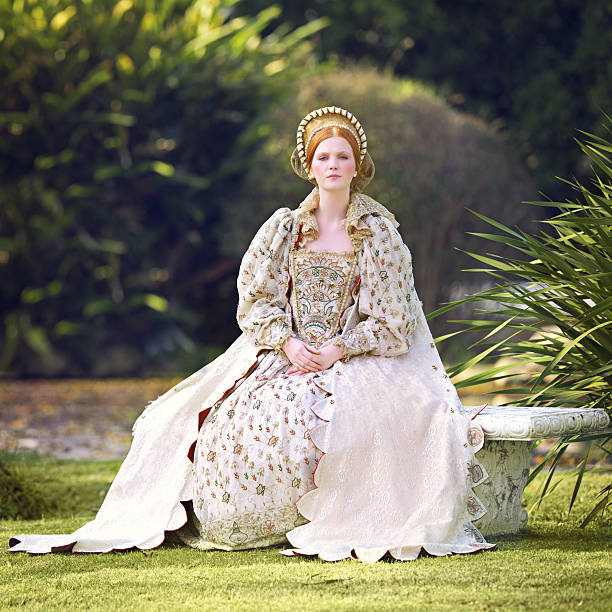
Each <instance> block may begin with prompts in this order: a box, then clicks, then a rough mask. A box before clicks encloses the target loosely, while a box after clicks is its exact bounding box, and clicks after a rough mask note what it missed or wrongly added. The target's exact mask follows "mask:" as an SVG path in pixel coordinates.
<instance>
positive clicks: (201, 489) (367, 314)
mask: <svg viewBox="0 0 612 612" xmlns="http://www.w3.org/2000/svg"><path fill="white" fill-rule="evenodd" d="M316 205H317V200H316V192H313V194H311V195H310V196H309V198H307V199H306V200H305V201H304V202H303V203H302V205H301V206H300V208H298V209H297V210H295V211H290V210H289V209H280V210H278V211H277V212H276V213H275V214H274V215H273V216H272V217H271V218H270V219H269V220H268V221H267V222H266V223H265V224H264V225H263V226H262V228H261V229H260V231H259V232H258V234H257V235H256V237H255V238H254V240H253V242H252V243H251V246H250V247H249V250H248V251H247V253H246V254H245V256H244V258H243V262H242V266H241V271H240V275H239V278H238V292H239V296H240V302H239V307H238V322H239V325H240V326H241V328H242V330H243V332H244V333H243V334H242V335H241V336H240V338H238V340H237V341H236V342H234V344H233V345H232V346H231V347H230V348H229V349H228V350H227V351H226V352H225V353H224V354H223V355H221V356H220V357H218V358H217V359H216V360H215V361H213V362H212V363H210V364H209V365H208V366H206V367H205V368H203V369H202V370H200V371H198V372H196V373H195V374H193V375H192V376H190V377H189V378H187V379H186V380H184V381H183V382H181V383H179V384H178V385H177V386H176V387H174V388H173V389H171V390H170V391H168V392H167V393H166V394H164V395H163V396H161V397H160V398H158V399H157V400H156V401H155V402H153V403H152V404H151V405H150V406H149V407H148V408H147V409H146V410H145V411H144V413H143V414H142V415H141V416H140V417H139V419H138V420H137V422H136V424H135V426H134V440H133V443H132V447H131V448H130V452H129V454H128V456H127V457H126V459H125V461H124V463H123V464H122V466H121V469H120V471H119V473H118V474H117V477H116V478H115V480H114V482H113V484H112V486H111V488H110V490H109V492H108V494H107V497H106V498H105V500H104V503H103V504H102V507H101V508H100V511H99V512H98V515H97V516H96V518H95V519H94V520H93V521H91V522H90V523H87V524H86V525H84V526H83V527H81V528H80V529H79V530H77V531H76V532H74V533H73V534H67V535H60V536H45V535H20V536H17V537H15V538H11V542H10V544H11V548H10V550H11V551H20V550H21V551H28V552H33V553H36V552H38V553H43V552H54V551H62V550H65V551H72V552H108V551H110V550H118V549H126V548H131V547H138V548H151V547H154V546H158V545H159V544H161V542H162V541H163V539H164V537H165V531H171V530H178V531H177V533H178V534H179V536H180V537H181V539H182V540H183V541H184V542H186V543H187V544H189V545H191V546H195V547H198V548H203V549H209V548H221V549H228V550H229V549H240V548H249V547H255V546H267V545H270V544H276V543H279V542H286V541H287V540H288V541H289V543H290V547H289V548H288V549H287V550H285V551H284V553H285V554H287V555H293V554H308V555H312V554H317V555H319V556H320V557H321V558H322V559H325V560H338V559H342V558H345V557H348V556H356V557H357V558H359V559H361V560H362V561H375V560H378V559H380V558H381V557H382V556H384V555H385V554H387V553H390V554H391V555H392V556H393V557H395V558H396V559H401V560H411V559H414V558H416V557H417V556H418V554H419V553H420V551H421V550H422V549H424V550H426V551H427V552H429V553H430V554H434V555H445V554H450V553H454V552H456V553H468V552H474V551H477V550H482V549H486V548H491V547H493V546H494V544H490V543H488V542H486V541H485V539H484V538H483V536H482V535H481V534H480V533H479V531H478V530H477V529H476V528H475V527H474V525H473V524H472V521H474V520H476V519H478V518H480V517H481V516H482V515H483V514H484V512H485V511H486V510H485V509H484V508H483V506H482V504H481V503H480V501H479V500H478V498H477V496H476V494H475V493H474V490H473V489H474V487H475V486H477V485H478V484H480V483H481V482H483V481H484V480H485V479H486V478H487V474H486V472H485V471H484V468H483V467H482V466H481V465H480V464H479V463H478V462H477V460H476V458H475V453H476V452H477V451H478V450H479V449H480V448H481V447H482V443H483V434H482V430H481V429H480V428H479V427H478V426H477V425H475V424H474V423H473V422H472V421H471V419H470V417H469V415H468V414H466V413H465V411H464V409H463V406H462V404H461V402H460V400H459V397H458V395H457V393H456V390H455V388H454V386H453V385H452V383H451V382H450V380H449V378H448V375H447V374H446V372H445V370H444V367H443V365H442V362H441V360H440V357H439V355H438V352H437V350H436V348H435V344H434V342H433V339H432V337H431V333H430V331H429V328H428V326H427V322H426V319H425V317H424V314H423V311H422V308H421V304H420V302H419V300H418V297H417V294H416V291H415V289H414V284H413V280H412V266H411V258H410V252H409V251H408V249H407V247H405V245H404V244H403V242H402V241H401V237H400V236H399V233H398V232H397V230H396V229H395V226H396V223H395V222H394V220H393V217H392V215H391V214H390V213H389V212H388V211H387V210H386V209H385V208H384V207H382V206H381V205H380V204H378V203H377V202H375V201H374V200H371V199H370V198H368V197H367V196H363V195H360V194H354V195H353V197H352V198H351V203H350V205H349V211H348V213H347V231H348V232H349V236H350V237H351V238H352V241H353V245H354V250H353V252H352V253H344V254H334V253H327V254H325V253H324V254H315V253H312V252H309V251H304V250H303V248H302V247H303V246H304V244H305V243H306V242H307V241H308V240H309V239H311V238H312V237H313V235H316V231H317V228H316V221H315V220H314V215H313V214H312V211H313V210H314V208H315V207H316ZM291 334H293V335H296V336H298V337H301V338H302V339H303V340H305V341H307V342H310V343H312V344H314V345H317V346H321V345H324V344H325V343H327V342H334V343H336V344H339V346H341V347H342V348H343V351H344V353H345V356H346V358H345V359H344V360H341V361H338V362H336V363H335V364H334V365H333V366H332V367H331V368H329V369H328V370H325V371H323V372H316V373H311V374H307V375H303V376H301V375H293V376H287V375H286V374H285V372H286V371H287V369H288V368H289V366H290V363H289V361H288V360H287V358H286V356H285V355H284V353H283V352H282V351H281V350H280V346H281V345H282V343H283V342H284V340H285V339H286V337H287V336H288V335H291ZM315 468H316V469H315ZM313 479H314V481H313Z"/></svg>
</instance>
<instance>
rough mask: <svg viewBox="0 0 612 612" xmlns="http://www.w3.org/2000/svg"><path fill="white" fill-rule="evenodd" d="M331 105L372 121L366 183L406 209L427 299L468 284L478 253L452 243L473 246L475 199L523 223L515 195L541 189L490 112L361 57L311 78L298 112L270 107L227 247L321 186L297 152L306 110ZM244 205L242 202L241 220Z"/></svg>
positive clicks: (435, 300) (297, 101)
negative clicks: (446, 98) (486, 117)
mask: <svg viewBox="0 0 612 612" xmlns="http://www.w3.org/2000/svg"><path fill="white" fill-rule="evenodd" d="M328 105H334V106H341V107H344V108H348V109H350V110H351V111H352V112H354V113H355V114H356V115H357V117H358V118H359V120H360V121H361V123H362V124H363V125H364V127H365V129H366V132H367V135H368V143H369V144H368V146H369V150H370V152H371V154H372V157H373V159H374V163H375V164H376V176H375V178H374V180H373V181H372V183H371V184H370V185H369V186H368V187H367V189H366V192H367V193H368V195H371V196H372V197H374V198H376V199H378V200H379V201H380V202H381V203H383V204H385V205H386V206H388V207H389V209H390V210H391V211H392V212H393V213H395V215H396V216H397V218H398V221H399V222H400V231H401V232H402V235H403V237H404V239H405V241H406V243H407V244H408V246H409V247H410V249H411V251H412V254H413V257H414V265H415V275H416V284H417V290H418V291H419V296H420V298H421V300H422V301H423V303H424V305H425V308H426V309H433V308H435V307H436V306H437V305H438V304H439V303H440V301H441V300H448V299H449V295H450V292H459V293H461V292H462V291H463V293H462V294H465V293H466V290H465V288H463V287H461V286H459V283H460V280H461V279H462V278H463V276H464V275H460V273H459V271H460V268H461V266H462V264H463V263H465V264H467V263H468V262H469V258H468V257H467V256H464V255H462V254H461V253H459V254H456V253H453V254H452V257H449V254H450V253H449V249H451V248H452V247H462V248H469V247H471V246H472V245H473V244H475V242H476V240H477V239H474V238H471V237H470V236H469V235H467V234H466V232H467V231H468V230H470V229H473V228H474V227H475V223H474V221H475V219H474V217H473V216H472V215H470V214H469V213H468V212H467V211H466V208H467V207H470V208H475V209H477V210H480V211H482V212H493V211H496V212H498V211H503V215H504V219H506V220H507V221H509V222H512V223H518V222H520V221H521V220H522V219H524V218H525V211H524V207H519V206H516V204H515V203H516V202H517V201H518V200H520V199H522V198H526V197H530V196H532V195H533V194H534V189H533V186H532V184H531V182H530V180H529V178H528V177H527V175H526V173H525V172H524V170H523V169H522V168H521V165H520V163H519V162H518V161H517V159H516V158H515V156H514V155H513V153H512V151H511V150H510V149H509V147H508V146H507V145H506V144H505V143H504V142H503V140H502V139H501V138H500V137H499V136H497V135H496V134H494V133H493V132H492V131H491V130H489V129H488V128H487V127H486V125H485V124H484V123H483V122H481V121H479V120H477V119H475V118H473V117H470V116H468V115H464V114H461V113H457V112H455V111H453V110H451V109H450V108H449V107H448V106H447V105H446V104H445V103H444V102H442V101H441V100H440V98H438V97H436V96H435V95H434V94H433V93H431V91H429V90H428V89H427V88H426V87H425V86H424V85H422V84H419V83H416V82H413V81H406V80H402V79H398V78H395V77H393V76H390V75H383V74H381V73H380V72H377V71H376V70H374V69H371V68H365V67H359V66H354V67H352V68H346V69H342V70H334V71H331V72H328V73H326V74H321V75H318V76H316V77H313V78H309V79H307V80H304V81H301V82H300V85H299V88H298V89H297V91H296V92H295V95H294V97H293V99H290V100H288V101H287V102H286V106H288V107H289V108H290V109H291V110H290V112H287V113H284V114H282V115H280V114H278V115H274V116H271V117H269V119H268V122H267V123H266V124H265V130H266V132H268V133H269V134H270V135H269V137H268V138H267V139H266V140H265V143H264V145H263V147H262V149H261V150H260V151H259V152H258V153H257V155H256V156H255V157H254V159H253V162H252V164H251V166H250V168H249V171H248V174H247V176H246V178H245V181H244V182H243V184H242V190H241V191H240V193H239V194H237V195H236V197H234V198H232V200H233V202H234V205H233V207H232V212H231V214H228V215H227V216H226V218H225V224H224V233H230V232H231V233H232V235H235V236H237V238H236V240H233V241H228V242H226V243H225V244H224V246H225V252H226V253H230V254H233V255H234V256H238V255H239V254H240V253H241V251H242V250H243V249H244V248H245V246H246V245H247V244H248V241H249V240H250V238H251V237H252V235H253V234H254V232H255V231H256V229H257V226H258V224H260V223H261V222H262V221H263V219H264V218H265V217H266V216H267V215H269V214H270V213H271V211H273V210H274V209H276V208H279V207H280V206H289V207H291V208H293V207H295V206H296V205H297V204H298V203H299V202H300V201H301V199H302V198H303V197H304V195H305V194H306V193H308V191H309V190H310V189H311V188H312V186H311V185H310V184H309V183H307V182H306V181H303V180H300V179H299V178H298V177H296V176H295V174H294V173H293V172H292V170H291V165H290V162H289V159H290V155H291V151H292V150H293V148H294V146H295V130H296V126H297V124H298V122H299V120H300V119H301V118H302V117H303V116H304V115H305V114H306V113H308V112H309V111H310V110H312V109H315V108H318V107H320V106H328ZM262 129H263V128H262ZM234 209H236V210H238V211H240V214H239V217H238V218H239V219H240V222H239V223H235V219H236V215H235V213H234ZM224 212H228V213H229V210H228V211H224ZM476 221H477V220H476ZM501 250H502V249H500V251H501ZM483 278H484V275H483ZM483 278H481V279H479V280H478V281H475V282H476V283H481V282H482V281H483ZM479 286H480V285H479ZM436 323H437V322H436Z"/></svg>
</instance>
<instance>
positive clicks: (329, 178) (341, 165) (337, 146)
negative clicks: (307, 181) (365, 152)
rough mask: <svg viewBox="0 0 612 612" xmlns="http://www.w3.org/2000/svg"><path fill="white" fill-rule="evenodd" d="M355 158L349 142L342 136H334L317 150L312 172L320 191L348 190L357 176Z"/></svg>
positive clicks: (321, 143) (313, 158)
mask: <svg viewBox="0 0 612 612" xmlns="http://www.w3.org/2000/svg"><path fill="white" fill-rule="evenodd" d="M355 169H356V165H355V157H354V156H353V150H352V149H351V145H350V144H349V142H348V141H347V140H346V139H345V138H342V136H332V137H331V138H326V139H325V140H322V141H321V142H320V143H319V146H318V147H317V148H316V149H315V152H314V155H313V157H312V163H311V165H310V171H311V172H312V174H313V175H314V177H315V180H316V181H317V185H318V186H319V189H325V190H327V191H335V190H341V189H344V190H348V189H350V186H351V181H352V180H353V175H354V174H355Z"/></svg>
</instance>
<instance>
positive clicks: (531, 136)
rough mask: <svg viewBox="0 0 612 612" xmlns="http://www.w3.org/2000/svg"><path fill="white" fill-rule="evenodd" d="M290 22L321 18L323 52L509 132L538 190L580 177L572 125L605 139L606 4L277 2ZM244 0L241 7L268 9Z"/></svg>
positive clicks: (582, 168) (593, 0)
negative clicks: (383, 72)
mask: <svg viewBox="0 0 612 612" xmlns="http://www.w3.org/2000/svg"><path fill="white" fill-rule="evenodd" d="M280 4H281V5H282V7H283V17H282V18H283V20H284V21H287V22H289V23H291V24H293V25H297V24H302V23H305V22H308V20H310V19H316V18H319V17H327V18H329V19H330V20H331V26H330V27H329V28H327V29H326V30H324V31H323V32H322V33H321V34H320V35H319V37H318V44H317V49H318V50H319V52H320V54H321V56H322V57H324V58H335V57H339V58H351V59H367V60H369V61H372V62H374V63H375V64H376V65H377V66H379V67H384V68H386V69H390V70H393V71H394V72H395V73H396V74H398V75H402V76H406V77H409V78H412V79H418V80H422V81H425V82H428V83H432V84H435V86H436V88H437V90H438V91H439V92H441V93H443V94H444V95H445V96H446V98H447V99H448V100H449V101H450V102H451V103H453V104H457V105H458V106H459V107H460V108H461V109H463V110H466V111H468V112H470V113H475V114H477V115H480V116H482V117H483V118H485V119H486V120H487V121H493V122H494V125H496V126H498V127H500V128H501V127H507V128H509V129H510V131H511V133H512V134H513V137H514V138H515V142H516V145H517V148H519V147H520V150H521V152H522V156H523V160H524V162H525V163H526V164H527V166H528V167H529V168H530V169H531V171H532V176H533V177H534V179H535V182H536V184H537V185H538V187H539V188H540V189H542V190H543V191H545V192H546V193H548V194H550V195H551V197H556V198H558V199H563V198H564V197H565V196H566V195H568V191H567V190H566V189H565V185H564V184H563V183H561V182H559V181H554V179H553V176H554V174H555V173H560V174H561V176H570V175H572V174H575V175H576V176H578V177H582V176H586V173H587V172H588V167H587V165H585V164H584V156H582V155H581V154H580V151H578V150H577V149H576V148H575V147H572V146H571V138H572V136H573V135H574V129H575V127H576V126H579V127H581V128H582V129H585V130H590V131H593V132H595V133H599V135H600V136H601V135H602V132H601V131H599V132H598V130H600V125H599V117H600V114H601V111H602V110H604V111H606V110H607V108H608V105H609V103H610V99H612V78H611V76H610V75H611V74H612V8H611V5H610V3H609V2H601V1H600V0H538V2H532V1H530V0H511V1H510V0H504V1H501V2H499V1H498V2H482V1H481V0H463V1H462V2H456V1H455V0H382V1H381V2H370V1H367V0H354V1H353V2H350V3H347V2H333V1H332V2H330V1H328V0H308V1H306V0H291V1H289V0H281V2H280ZM265 5H266V2H264V0H245V2H244V3H243V6H244V7H245V10H254V9H256V8H259V7H262V6H265Z"/></svg>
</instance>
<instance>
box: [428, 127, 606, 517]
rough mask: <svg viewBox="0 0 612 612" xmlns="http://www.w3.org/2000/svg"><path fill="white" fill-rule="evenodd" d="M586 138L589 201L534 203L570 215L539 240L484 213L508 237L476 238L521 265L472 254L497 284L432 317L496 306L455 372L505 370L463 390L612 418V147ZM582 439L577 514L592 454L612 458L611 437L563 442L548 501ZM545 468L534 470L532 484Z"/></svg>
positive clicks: (582, 197) (552, 222)
mask: <svg viewBox="0 0 612 612" xmlns="http://www.w3.org/2000/svg"><path fill="white" fill-rule="evenodd" d="M604 126H605V127H606V129H607V131H608V132H609V133H610V134H612V118H610V117H608V116H607V115H606V121H605V122H604ZM582 133H583V134H585V136H586V137H587V138H588V139H587V140H585V141H584V142H583V141H579V140H577V142H578V144H579V146H580V149H581V150H582V151H583V152H584V153H585V155H587V156H588V157H589V158H590V160H591V162H592V168H593V170H594V174H595V176H594V178H593V179H592V181H591V185H590V186H586V185H582V184H581V183H580V182H578V181H574V182H569V181H568V184H570V185H571V186H572V188H573V189H574V190H575V192H576V193H577V195H578V196H579V197H578V198H577V199H576V200H575V201H567V202H528V204H532V205H535V206H540V207H541V206H543V207H558V208H559V209H560V210H561V212H560V213H559V214H558V215H555V216H554V217H552V218H551V219H548V220H546V221H542V223H544V224H546V225H547V226H549V227H550V229H551V230H552V231H551V232H550V233H549V232H547V231H544V230H543V229H542V230H540V232H539V233H538V234H527V233H525V232H523V231H521V230H519V229H518V228H517V229H513V228H510V227H508V226H507V225H505V224H503V223H500V222H499V221H496V220H494V219H491V218H489V217H486V216H485V215H482V214H478V216H479V217H480V218H482V219H483V220H485V221H487V222H488V223H489V224H491V225H492V226H493V227H495V228H496V229H498V230H501V231H502V233H501V234H486V233H476V234H475V235H476V236H479V237H480V238H485V239H487V240H489V241H493V242H494V243H504V244H506V245H508V246H510V247H511V248H512V249H514V250H515V251H516V252H517V253H518V258H513V257H507V256H499V255H498V256H496V255H481V254H479V253H469V254H470V255H471V256H472V257H473V258H475V259H477V260H478V261H479V262H481V263H482V264H484V265H485V266H487V268H486V269H485V271H486V272H487V273H488V274H489V275H491V276H492V277H493V278H495V279H496V282H497V284H496V285H495V286H494V287H492V288H490V289H487V290H484V291H480V292H477V293H475V294H473V295H471V296H469V297H467V298H465V299H463V300H459V301H455V302H453V303H451V304H448V305H446V306H444V307H442V308H440V309H439V310H437V311H436V312H434V313H432V315H431V316H432V317H434V316H438V315H440V314H442V313H446V312H448V311H449V310H451V309H453V308H455V307H457V306H458V305H460V304H462V303H466V302H483V301H484V302H488V303H489V304H490V303H491V302H493V303H494V304H496V307H495V308H493V309H490V308H489V310H488V314H489V316H488V317H485V318H475V319H473V320H467V321H457V322H458V323H463V324H465V325H466V327H465V328H464V329H463V330H460V331H457V332H454V334H461V333H463V332H464V331H471V332H474V331H476V332H477V334H478V337H479V340H478V341H477V342H476V343H475V345H480V346H481V347H486V348H484V349H483V350H482V351H481V352H480V353H479V354H478V355H476V356H474V357H472V358H470V359H466V360H464V361H462V362H461V363H458V364H457V365H455V366H454V367H452V368H449V374H451V375H452V376H454V375H456V374H459V373H460V372H464V371H469V368H470V367H471V366H473V365H475V364H476V363H479V362H482V361H483V360H484V359H494V358H502V357H503V358H505V359H504V362H503V363H501V365H499V364H496V365H494V366H492V367H489V368H487V369H486V370H484V371H483V372H481V373H479V374H478V375H475V376H471V377H468V378H465V379H463V380H462V381H461V382H459V383H457V386H458V387H465V386H470V385H472V384H477V383H483V382H488V381H493V380H502V379H508V380H509V384H510V386H509V388H506V389H504V394H509V395H513V396H515V399H513V400H512V401H511V402H508V403H507V404H516V402H517V401H518V402H520V403H521V404H526V405H533V406H558V405H565V406H578V407H583V408H605V409H606V410H607V411H608V412H609V413H610V414H612V158H611V157H610V152H611V151H612V139H604V138H600V137H598V136H596V135H593V134H589V133H587V132H582ZM478 270H481V268H479V269H478ZM498 334H502V337H501V338H500V337H499V335H498ZM534 366H535V371H534ZM517 370H519V371H522V372H523V376H525V375H526V378H527V381H528V384H527V385H515V386H512V380H511V378H510V377H513V376H515V372H516V371H517ZM507 404H506V405H507ZM581 441H584V442H588V444H587V450H586V452H585V456H584V457H583V460H582V462H581V465H580V467H579V472H578V477H577V480H576V486H575V488H574V492H573V494H572V498H571V501H570V510H571V508H572V505H573V504H574V501H575V499H576V495H577V493H578V490H579V487H580V483H581V481H582V474H583V473H584V471H585V469H586V468H587V464H588V461H589V457H590V454H591V452H592V451H593V450H598V451H599V454H600V456H603V458H605V457H609V456H610V454H611V452H612V444H611V442H612V435H611V434H610V433H609V432H608V433H602V434H589V435H581V436H570V437H566V438H563V439H561V440H559V441H558V443H557V444H556V445H555V446H554V448H553V449H552V450H551V451H550V453H549V454H548V456H547V458H546V459H547V460H548V459H552V469H551V471H550V475H549V478H548V479H547V481H546V483H545V486H544V487H543V490H542V495H545V494H546V490H547V487H548V484H549V483H550V480H551V478H552V475H553V473H554V468H555V467H556V466H557V464H558V462H559V459H560V458H561V456H562V455H563V453H564V452H565V450H566V449H567V447H568V444H569V443H571V442H581ZM545 464H546V462H543V463H542V464H541V465H540V466H539V468H538V469H536V470H534V472H533V473H532V475H531V479H533V477H534V476H535V475H536V474H537V473H538V472H539V471H540V470H541V469H543V468H544V466H545ZM611 504H612V483H611V484H610V485H609V486H608V487H606V488H605V489H604V490H603V491H602V492H601V497H600V499H599V501H598V503H597V504H596V505H595V507H594V509H593V512H592V513H591V514H590V515H589V517H587V518H592V516H594V513H596V512H599V511H604V510H605V509H606V508H607V507H609V506H610V505H611Z"/></svg>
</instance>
